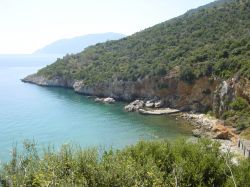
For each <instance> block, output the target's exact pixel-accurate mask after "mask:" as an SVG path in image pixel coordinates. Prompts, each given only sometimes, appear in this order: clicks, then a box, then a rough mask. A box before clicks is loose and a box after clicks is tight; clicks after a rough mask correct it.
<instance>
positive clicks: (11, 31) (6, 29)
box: [0, 0, 213, 54]
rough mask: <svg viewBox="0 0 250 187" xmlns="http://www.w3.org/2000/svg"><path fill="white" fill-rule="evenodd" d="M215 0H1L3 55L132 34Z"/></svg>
mask: <svg viewBox="0 0 250 187" xmlns="http://www.w3.org/2000/svg"><path fill="white" fill-rule="evenodd" d="M212 1H213V0H0V25H1V27H0V54H29V53H33V52H34V51H35V50H37V49H39V48H41V47H43V46H45V45H47V44H50V43H51V42H54V41H56V40H59V39H64V38H72V37H76V36H81V35H85V34H95V33H103V32H117V33H122V34H125V35H131V34H133V33H135V32H138V31H140V30H143V29H145V28H148V27H151V26H153V25H155V24H158V23H161V22H163V21H166V20H169V19H171V18H173V17H176V16H179V15H181V14H183V13H185V12H186V11H187V10H190V9H193V8H197V7H199V6H201V5H205V4H207V3H209V2H212Z"/></svg>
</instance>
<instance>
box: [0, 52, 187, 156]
mask: <svg viewBox="0 0 250 187" xmlns="http://www.w3.org/2000/svg"><path fill="white" fill-rule="evenodd" d="M57 58H58V55H0V161H6V160H8V159H9V158H10V157H11V152H12V151H11V150H12V148H13V147H17V148H20V150H22V148H21V147H22V143H23V142H25V141H27V140H29V141H32V142H35V143H36V144H37V146H38V149H44V148H45V147H47V146H48V145H50V146H51V145H53V146H54V147H55V148H57V147H58V148H59V147H60V146H61V145H62V144H72V145H77V146H78V145H79V146H81V147H83V148H89V147H102V148H108V149H109V148H115V149H120V148H123V147H125V146H128V145H131V144H135V143H136V142H138V141H140V140H155V139H168V140H175V139H177V138H182V137H189V136H191V127H190V125H188V124H187V123H186V122H185V121H183V120H181V119H178V118H176V117H173V116H165V115H164V116H146V115H140V114H138V113H127V112H125V111H124V106H125V103H123V102H117V103H115V104H100V103H95V102H94V99H93V98H90V97H87V96H83V95H79V94H76V93H75V92H74V91H73V90H71V89H65V88H54V87H41V86H37V85H34V84H29V83H23V82H21V79H22V78H24V77H25V76H27V75H30V74H33V73H36V72H37V71H38V70H39V69H41V68H43V67H45V66H46V65H49V64H51V63H53V62H54V61H55V60H56V59H57Z"/></svg>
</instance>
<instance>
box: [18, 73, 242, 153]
mask: <svg viewBox="0 0 250 187" xmlns="http://www.w3.org/2000/svg"><path fill="white" fill-rule="evenodd" d="M22 81H23V82H27V83H32V84H36V85H40V86H52V87H65V88H72V89H74V91H75V92H76V93H80V94H84V95H89V96H96V97H99V98H96V99H95V102H101V103H114V102H115V101H116V100H123V101H131V100H133V99H132V98H133V97H135V98H140V96H141V98H144V100H143V99H137V100H134V101H133V102H131V103H129V104H128V105H127V106H125V108H124V110H125V111H127V112H136V111H138V112H140V113H142V114H147V115H165V114H171V113H178V114H174V115H178V116H180V117H182V118H184V119H186V120H187V121H189V122H190V123H191V124H193V125H194V126H195V129H194V130H193V135H194V136H195V137H206V138H210V139H216V140H220V141H222V142H223V141H226V142H227V143H226V145H225V144H224V143H222V146H223V147H228V145H230V146H229V147H234V148H233V149H234V150H235V146H236V142H237V140H238V136H237V134H236V133H235V130H234V129H233V128H230V127H226V126H225V125H224V123H223V121H221V120H218V119H216V118H213V117H211V116H207V115H205V114H200V113H197V111H199V110H197V109H198V108H199V107H201V108H203V107H202V106H201V105H200V103H199V102H191V101H192V98H193V97H194V98H195V99H197V98H202V99H201V100H200V102H204V103H207V104H208V105H210V104H209V100H213V102H215V101H216V103H219V105H218V106H219V107H217V108H218V111H221V110H223V106H224V102H223V99H222V98H224V97H225V95H227V94H231V93H232V88H230V87H229V86H230V84H229V83H227V82H225V81H224V82H223V84H222V85H221V86H219V87H218V89H217V92H218V93H217V92H216V93H215V94H214V96H213V97H212V96H211V95H207V94H205V93H204V91H203V90H205V89H208V88H209V87H210V86H211V84H204V81H205V82H206V83H208V81H209V80H207V79H206V78H205V79H203V80H199V81H201V83H202V84H201V83H200V82H199V81H198V82H197V83H196V84H195V85H194V86H193V87H192V86H188V85H186V84H185V83H180V82H178V81H177V80H176V78H175V77H170V78H168V79H166V80H165V81H168V84H169V85H171V84H173V85H172V86H174V85H175V86H176V85H178V84H180V85H179V86H183V87H184V88H185V90H183V91H182V90H181V87H178V88H177V87H175V86H174V87H175V89H173V93H174V92H178V93H179V94H181V95H179V96H178V97H177V96H176V98H173V97H172V96H171V95H172V92H171V93H167V92H166V93H163V94H164V95H165V96H167V97H166V98H163V97H161V95H159V96H154V97H152V96H151V95H157V93H158V92H152V93H151V92H149V91H148V90H147V89H151V87H150V86H151V82H149V85H148V86H147V87H145V88H144V87H143V88H142V87H140V86H139V87H138V85H137V84H143V85H145V84H146V83H148V82H143V81H142V82H139V83H135V85H133V86H132V87H131V85H126V84H124V83H120V82H117V83H112V87H110V85H109V84H107V85H106V84H104V86H101V87H100V85H99V86H98V85H97V86H96V87H89V86H87V85H85V84H84V82H83V81H79V80H64V79H62V78H60V77H58V78H53V79H49V78H46V77H44V76H39V75H37V74H33V75H30V76H27V77H26V78H24V79H22ZM216 84H217V86H218V81H216ZM121 85H122V86H121ZM204 85H205V87H204ZM172 86H171V87H172ZM200 86H201V87H200ZM115 87H116V88H115ZM212 87H213V89H215V85H213V86H212ZM198 88H199V89H198ZM112 89H114V90H112ZM130 89H131V93H128V91H129V90H130ZM137 89H141V91H140V93H137V92H136V90H137ZM168 89H170V88H168ZM176 89H178V90H176ZM197 89H198V92H201V95H197V93H196V92H197ZM171 90H172V89H171ZM184 91H185V92H184ZM121 93H122V95H121ZM146 93H147V94H146ZM206 93H207V92H206ZM190 95H192V98H191V100H187V98H189V97H190ZM201 96H202V97H201ZM145 98H153V99H149V100H145ZM178 98H180V99H178ZM183 98H186V99H184V100H183ZM204 98H205V100H204ZM176 99H178V100H176ZM214 99H215V100H214ZM169 101H171V102H169ZM189 102H191V103H190V104H188V105H187V103H189ZM174 103H177V104H174ZM182 103H183V104H184V105H185V107H181V106H182ZM189 105H190V106H189ZM166 106H169V107H170V108H166ZM204 106H205V105H204ZM215 106H217V105H215ZM197 107H198V108H197ZM186 111H194V113H192V112H186ZM228 141H229V142H231V143H230V144H229V143H228Z"/></svg>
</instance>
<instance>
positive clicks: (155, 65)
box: [24, 0, 250, 128]
mask: <svg viewBox="0 0 250 187" xmlns="http://www.w3.org/2000/svg"><path fill="white" fill-rule="evenodd" d="M249 12H250V2H249V1H248V0H226V1H225V0H223V1H217V2H215V3H213V4H209V5H208V6H204V7H200V8H198V9H196V10H191V11H189V12H187V13H186V14H184V15H182V16H179V17H177V18H174V19H172V20H169V21H166V22H164V23H160V24H158V25H156V26H153V27H151V28H148V29H145V30H144V31H142V32H138V33H136V34H134V35H132V36H129V37H126V38H123V39H121V40H118V41H109V42H106V43H102V44H97V45H95V46H91V47H88V48H86V49H85V50H84V51H83V52H81V53H78V54H76V55H67V56H65V57H64V58H63V59H58V60H57V61H56V62H55V63H54V64H52V65H50V66H47V67H46V68H43V69H41V70H40V71H39V72H38V73H37V74H35V75H31V76H28V77H27V78H25V79H24V81H26V82H32V83H36V84H39V85H45V86H65V87H72V88H74V89H75V91H77V92H79V93H82V94H88V95H98V96H112V97H115V98H117V99H123V100H128V101H129V100H133V99H135V98H154V97H158V98H161V99H162V100H164V102H165V103H166V105H168V106H170V107H175V108H179V109H183V110H194V111H202V112H205V111H209V110H211V111H213V112H214V113H215V114H216V115H217V116H220V117H223V118H225V119H230V120H229V123H231V124H241V126H243V128H245V127H247V126H250V123H249V121H250V119H249V118H250V117H249V116H250V115H249V114H250V112H249V111H250V107H249V102H250V81H249V79H250V13H249ZM238 101H241V102H239V103H240V104H239V103H237V102H238ZM235 102H236V103H235ZM242 103H247V105H244V104H243V106H244V107H241V106H240V107H238V109H239V110H235V109H236V108H237V107H234V105H237V104H239V105H242ZM239 116H241V117H239Z"/></svg>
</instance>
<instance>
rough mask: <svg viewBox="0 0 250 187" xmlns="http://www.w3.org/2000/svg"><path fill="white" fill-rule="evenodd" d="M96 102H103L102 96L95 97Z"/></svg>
mask: <svg viewBox="0 0 250 187" xmlns="http://www.w3.org/2000/svg"><path fill="white" fill-rule="evenodd" d="M95 102H97V103H101V102H103V99H102V98H95Z"/></svg>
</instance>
